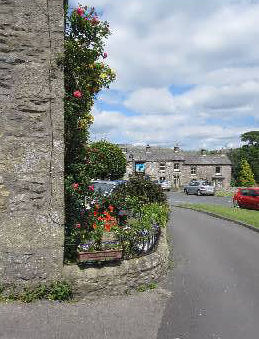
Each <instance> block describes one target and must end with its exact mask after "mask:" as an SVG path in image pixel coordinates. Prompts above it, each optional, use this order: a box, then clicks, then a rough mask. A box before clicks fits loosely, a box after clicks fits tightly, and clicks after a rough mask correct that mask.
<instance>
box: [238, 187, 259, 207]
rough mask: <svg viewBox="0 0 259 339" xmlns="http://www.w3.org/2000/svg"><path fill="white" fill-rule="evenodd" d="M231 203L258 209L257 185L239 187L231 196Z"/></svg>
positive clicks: (258, 192) (258, 191) (258, 189)
mask: <svg viewBox="0 0 259 339" xmlns="http://www.w3.org/2000/svg"><path fill="white" fill-rule="evenodd" d="M233 205H234V206H235V207H243V208H251V209H255V210H259V187H248V188H239V189H238V190H237V192H236V193H235V194H234V196H233Z"/></svg>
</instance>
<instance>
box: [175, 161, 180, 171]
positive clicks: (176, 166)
mask: <svg viewBox="0 0 259 339" xmlns="http://www.w3.org/2000/svg"><path fill="white" fill-rule="evenodd" d="M179 170H180V166H179V162H175V163H174V171H179Z"/></svg>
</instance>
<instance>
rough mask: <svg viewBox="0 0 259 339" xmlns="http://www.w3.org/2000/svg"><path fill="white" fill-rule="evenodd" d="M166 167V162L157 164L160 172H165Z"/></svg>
mask: <svg viewBox="0 0 259 339" xmlns="http://www.w3.org/2000/svg"><path fill="white" fill-rule="evenodd" d="M165 169H166V163H165V162H160V164H159V171H160V172H165Z"/></svg>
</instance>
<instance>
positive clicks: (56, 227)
mask: <svg viewBox="0 0 259 339" xmlns="http://www.w3.org/2000/svg"><path fill="white" fill-rule="evenodd" d="M63 20H64V19H63V0H33V1H31V0H1V9H0V55H1V57H0V100H1V105H0V110H1V123H0V215H1V219H0V282H3V283H13V282H15V283H24V282H26V281H30V283H31V282H34V281H35V282H38V281H44V280H53V279H57V278H59V277H60V275H61V271H62V265H63V244H64V239H63V238H64V225H63V224H64V220H63V219H64V198H63V196H64V194H63V168H64V166H63V153H64V152H63V147H64V145H63V131H64V127H63V75H62V72H61V71H60V70H59V69H58V67H57V66H56V58H57V55H58V53H59V52H62V50H63Z"/></svg>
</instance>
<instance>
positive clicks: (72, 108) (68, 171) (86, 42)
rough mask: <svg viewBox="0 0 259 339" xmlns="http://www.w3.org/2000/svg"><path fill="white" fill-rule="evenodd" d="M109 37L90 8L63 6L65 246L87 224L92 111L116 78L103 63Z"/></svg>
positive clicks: (61, 59) (105, 26)
mask: <svg viewBox="0 0 259 339" xmlns="http://www.w3.org/2000/svg"><path fill="white" fill-rule="evenodd" d="M109 35H110V30H109V24H108V23H107V22H106V21H101V20H100V19H99V17H98V14H97V13H96V11H95V9H94V8H93V7H87V6H84V7H83V6H78V8H75V9H74V10H72V12H68V8H67V7H66V6H65V42H64V50H65V51H64V56H63V57H62V58H60V60H59V63H60V64H61V65H62V66H63V68H64V82H65V97H64V108H65V116H64V120H65V135H64V138H65V206H66V243H71V242H73V241H74V240H75V239H73V232H74V230H75V228H76V229H77V230H82V225H85V224H86V222H85V219H86V213H83V212H82V211H83V210H84V206H85V196H86V195H89V192H90V190H89V182H90V175H89V168H88V167H87V166H86V164H85V162H86V160H85V159H86V152H87V151H86V150H87V147H86V145H87V144H88V142H89V140H88V139H89V127H90V125H91V124H92V123H93V120H94V117H93V115H92V113H91V108H92V106H93V104H94V100H95V99H96V96H97V94H98V92H99V91H100V90H102V89H104V88H109V85H110V83H111V82H112V81H114V80H115V77H116V75H115V72H114V71H113V70H112V69H111V68H110V67H109V66H108V65H107V64H106V63H104V59H107V57H108V54H107V52H105V50H104V41H105V39H106V38H108V36H109ZM75 225H76V226H75ZM87 225H88V226H89V224H88V223H87ZM88 226H87V227H88Z"/></svg>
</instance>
